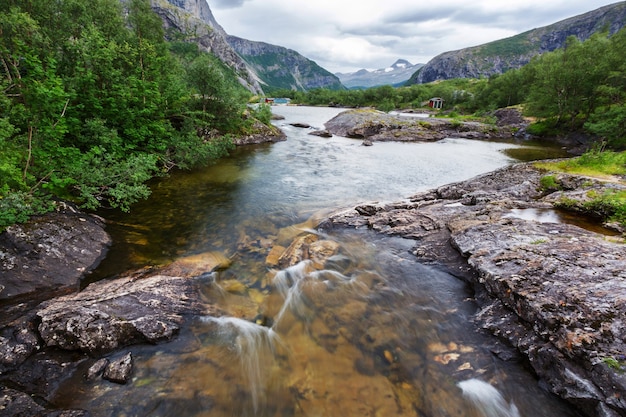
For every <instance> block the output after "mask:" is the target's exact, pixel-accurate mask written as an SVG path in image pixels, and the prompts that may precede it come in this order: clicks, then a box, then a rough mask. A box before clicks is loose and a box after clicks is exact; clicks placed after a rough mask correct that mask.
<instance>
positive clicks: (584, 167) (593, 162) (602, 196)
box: [535, 149, 626, 226]
mask: <svg viewBox="0 0 626 417" xmlns="http://www.w3.org/2000/svg"><path fill="white" fill-rule="evenodd" d="M535 166H537V167H538V168H540V169H543V170H546V171H552V172H555V171H556V172H567V173H570V174H577V175H584V176H589V177H594V178H601V179H611V178H614V177H616V176H617V177H623V176H624V175H626V151H623V152H613V151H602V150H601V149H593V150H591V151H589V152H587V153H585V154H583V155H582V156H580V157H578V158H572V159H565V160H560V161H556V162H536V163H535ZM540 181H541V186H542V189H544V190H547V191H556V190H558V189H560V186H559V183H558V181H557V179H556V177H555V176H554V175H545V176H543V177H542V178H541V180H540ZM556 205H557V206H558V207H561V208H565V209H569V210H576V211H582V212H585V213H588V214H591V215H593V216H595V217H598V218H600V219H603V220H609V221H614V222H618V223H620V224H622V225H624V226H626V191H619V190H612V189H609V190H607V191H604V192H602V193H598V192H597V191H594V190H591V191H589V192H588V193H587V199H586V200H585V201H578V200H572V199H568V198H563V199H561V200H560V201H559V202H558V203H557V204H556Z"/></svg>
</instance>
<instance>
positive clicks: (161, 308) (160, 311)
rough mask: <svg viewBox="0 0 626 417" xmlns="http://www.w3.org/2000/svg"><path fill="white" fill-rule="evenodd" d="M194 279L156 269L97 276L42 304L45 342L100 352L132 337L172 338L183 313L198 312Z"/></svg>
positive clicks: (140, 339) (152, 340)
mask: <svg viewBox="0 0 626 417" xmlns="http://www.w3.org/2000/svg"><path fill="white" fill-rule="evenodd" d="M199 300H200V298H199V294H198V289H197V288H196V286H195V283H194V281H192V280H190V279H185V278H180V277H169V276H164V275H156V276H151V277H148V278H142V279H137V280H135V279H134V278H121V279H116V280H113V281H104V282H97V283H94V284H91V285H89V286H88V287H87V288H86V289H85V290H84V291H82V292H80V293H76V294H71V295H67V296H63V297H58V298H55V299H52V300H50V301H47V302H45V303H43V304H42V306H41V308H40V309H39V310H38V312H37V317H38V320H39V326H38V332H39V335H40V337H41V339H42V341H43V343H44V344H45V346H48V347H50V346H56V347H59V348H61V349H65V350H78V351H82V352H85V353H88V354H91V355H100V354H103V353H106V352H110V351H113V350H116V349H119V348H121V347H123V346H128V345H131V344H134V343H159V342H164V341H168V340H170V339H172V338H173V337H174V336H175V335H176V334H177V332H178V330H179V328H180V325H181V324H182V322H183V320H184V317H185V315H188V314H192V313H200V312H204V311H205V308H204V306H203V305H202V303H201V302H200V301H199Z"/></svg>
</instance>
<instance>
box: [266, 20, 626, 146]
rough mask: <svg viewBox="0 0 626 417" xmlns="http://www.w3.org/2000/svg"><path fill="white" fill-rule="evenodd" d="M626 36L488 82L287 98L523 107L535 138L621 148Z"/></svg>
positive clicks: (543, 58) (387, 106)
mask: <svg viewBox="0 0 626 417" xmlns="http://www.w3.org/2000/svg"><path fill="white" fill-rule="evenodd" d="M625 56H626V29H622V30H621V31H619V32H618V33H616V34H615V35H613V36H608V33H606V32H604V33H597V34H595V35H593V36H592V37H591V38H589V39H587V40H586V41H584V42H581V41H579V40H578V39H577V38H576V37H574V36H572V37H570V38H569V39H568V41H567V45H566V47H565V48H562V49H558V50H555V51H553V52H549V53H545V54H542V55H540V56H537V57H535V58H534V59H533V60H531V62H530V63H529V64H527V65H525V66H524V67H522V68H520V69H516V70H510V71H507V72H505V73H504V74H501V75H497V76H492V77H490V78H488V79H455V80H447V81H440V82H433V83H429V84H416V85H411V86H405V87H399V88H393V87H391V86H381V87H376V88H371V89H367V90H343V91H331V90H312V91H309V92H293V91H286V90H283V91H280V92H277V94H280V95H284V96H286V97H290V98H291V99H292V100H293V101H294V102H297V103H301V104H309V105H332V106H334V105H336V106H347V107H376V108H378V109H379V110H382V111H389V110H393V109H407V108H419V107H422V106H424V104H425V103H426V102H427V101H428V99H430V98H432V97H441V98H443V99H444V100H445V107H446V109H447V110H448V111H453V112H458V113H464V114H475V115H478V116H482V115H486V114H488V113H489V112H491V111H493V110H495V109H498V108H503V107H509V106H521V108H522V109H523V111H524V114H526V115H527V116H532V117H536V118H538V119H539V122H538V123H535V124H534V125H533V126H532V129H533V133H537V134H545V135H556V134H559V133H563V132H566V131H577V130H585V131H587V132H588V133H591V134H593V135H596V136H597V137H598V138H599V140H600V141H602V142H603V143H605V144H607V145H608V146H610V147H613V148H616V149H623V148H626V60H624V57H625Z"/></svg>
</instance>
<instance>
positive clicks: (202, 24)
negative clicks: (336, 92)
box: [121, 0, 343, 94]
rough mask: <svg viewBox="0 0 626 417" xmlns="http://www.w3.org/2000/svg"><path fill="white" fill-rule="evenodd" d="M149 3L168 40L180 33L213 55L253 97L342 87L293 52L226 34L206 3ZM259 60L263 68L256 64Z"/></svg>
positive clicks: (193, 0) (155, 0)
mask: <svg viewBox="0 0 626 417" xmlns="http://www.w3.org/2000/svg"><path fill="white" fill-rule="evenodd" d="M121 1H123V0H121ZM150 3H151V6H152V10H154V12H155V13H157V14H158V15H159V17H160V18H161V20H162V21H163V26H164V29H165V30H166V33H168V34H169V37H170V38H177V37H180V34H182V36H183V37H184V40H185V41H187V42H194V43H196V44H197V45H198V46H199V47H200V49H201V50H203V51H206V52H211V53H213V54H214V55H215V56H216V57H217V58H218V59H220V60H221V61H222V62H223V63H224V64H226V65H227V66H228V67H230V68H232V69H233V71H234V72H235V73H236V74H237V76H238V77H239V81H240V83H241V84H242V85H244V87H246V88H247V89H248V90H250V91H251V92H252V93H254V94H263V93H264V89H268V90H271V89H277V88H288V89H295V90H308V89H311V88H335V89H337V88H343V86H342V85H341V82H340V81H339V79H338V78H337V77H336V76H334V75H333V74H332V73H330V72H328V71H327V70H325V69H324V68H322V67H320V66H319V65H317V63H315V62H314V61H311V60H309V59H308V58H306V57H304V56H302V55H300V54H299V53H298V52H296V51H293V50H290V49H287V48H284V47H282V46H278V45H270V44H266V43H263V42H255V41H249V40H247V39H243V38H238V37H236V36H231V35H229V34H227V33H226V31H225V30H224V29H223V28H222V27H221V26H220V24H219V23H218V22H217V20H216V19H215V17H214V15H213V13H212V12H211V7H210V5H209V3H208V1H207V0H150ZM176 32H177V33H178V34H177V33H176ZM229 41H230V42H229ZM231 42H232V44H231ZM237 49H239V50H240V51H246V50H253V51H256V53H257V54H256V55H246V54H240V53H239V52H238V51H237ZM263 51H265V52H266V53H263ZM259 61H262V62H263V65H265V66H263V65H259ZM273 83H274V85H273Z"/></svg>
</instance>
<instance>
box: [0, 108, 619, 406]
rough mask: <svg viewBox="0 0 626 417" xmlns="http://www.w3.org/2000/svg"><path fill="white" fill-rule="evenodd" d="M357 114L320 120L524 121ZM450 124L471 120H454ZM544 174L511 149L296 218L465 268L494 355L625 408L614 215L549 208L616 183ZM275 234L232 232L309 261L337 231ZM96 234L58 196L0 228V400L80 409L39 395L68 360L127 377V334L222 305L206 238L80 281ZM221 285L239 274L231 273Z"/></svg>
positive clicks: (570, 396) (101, 251)
mask: <svg viewBox="0 0 626 417" xmlns="http://www.w3.org/2000/svg"><path fill="white" fill-rule="evenodd" d="M355 114H356V115H357V117H360V116H359V112H358V111H357V112H349V120H350V122H349V123H348V122H347V121H345V124H344V122H341V123H339V121H340V120H341V119H338V120H334V121H331V122H329V124H327V126H326V127H327V128H328V129H329V130H333V131H334V132H336V133H335V134H342V135H346V136H350V135H351V136H352V137H358V138H363V139H368V140H374V141H375V140H404V139H405V138H406V139H407V140H409V138H413V140H422V139H423V140H437V138H439V136H438V135H440V134H443V135H444V136H450V135H451V131H448V130H446V129H451V128H454V129H456V135H453V136H455V137H496V136H493V135H496V131H497V132H499V133H497V135H504V136H506V135H509V136H510V135H512V134H513V133H514V132H516V131H519V130H518V127H515V126H516V125H515V123H517V122H519V123H521V124H520V126H522V125H523V121H520V120H517V119H516V120H517V122H514V123H513V125H511V124H510V123H511V120H510V118H511V117H513V116H515V115H514V114H511V113H506V114H501V119H502V120H508V121H507V122H506V123H504V125H506V127H503V128H502V130H497V129H496V130H494V128H493V127H485V126H478V125H471V126H466V128H459V126H453V125H451V124H450V122H445V121H444V122H441V123H439V121H437V122H435V123H439V125H438V126H439V127H437V128H432V126H430V127H429V126H428V125H426V124H424V123H423V121H422V123H421V124H420V120H418V119H415V120H412V121H411V122H410V123H408V122H405V121H402V120H404V119H402V120H400V121H397V120H396V119H389V118H388V116H381V117H382V119H381V121H380V123H372V120H373V119H372V115H373V116H374V117H375V118H377V117H378V116H379V114H378V113H377V112H374V113H371V112H370V113H369V114H368V115H367V118H364V119H363V123H362V124H359V123H355V119H354V115H355ZM340 116H341V115H340ZM340 116H338V117H340ZM343 117H346V115H345V114H344V116H343ZM389 117H396V116H389ZM427 120H428V122H426V123H430V119H427ZM400 122H402V123H400ZM333 123H335V125H333ZM394 123H397V125H393V124H394ZM348 124H350V126H352V127H348ZM407 124H411V125H412V126H413V127H407ZM337 126H344V127H343V128H340V127H337ZM389 126H392V127H391V128H390V127H389ZM512 126H513V127H512ZM335 129H339V130H335ZM342 129H343V130H342ZM345 129H352V131H351V133H350V132H348V131H347V130H345ZM415 129H417V130H415ZM464 129H467V130H464ZM421 130H424V131H428V132H429V133H428V134H426V133H419V132H418V131H421ZM463 132H473V133H467V134H468V135H472V136H459V135H461V134H462V133H463ZM420 135H421V136H420ZM428 135H430V136H428ZM477 135H478V136H477ZM480 135H482V136H480ZM393 138H395V139H393ZM415 138H417V139H415ZM253 141H256V139H254V140H253ZM544 175H546V173H544V172H541V171H539V170H538V169H536V168H535V167H534V166H533V165H532V164H519V165H515V166H512V167H508V168H505V169H502V170H499V171H496V172H493V173H490V174H486V175H482V176H479V177H476V178H473V179H470V180H468V181H463V182H460V183H455V184H450V185H446V186H442V187H439V188H437V189H434V190H430V191H428V192H424V193H420V194H417V195H414V196H412V197H409V198H407V199H406V200H403V201H398V202H393V203H366V204H360V205H358V206H355V207H352V208H350V209H347V210H341V211H339V212H336V213H335V214H333V215H331V216H329V217H328V218H326V219H323V220H322V221H319V220H315V224H307V225H305V226H306V227H304V228H305V229H307V230H311V229H312V228H315V227H318V229H319V231H321V232H324V231H326V230H329V229H333V228H346V227H347V228H367V229H371V230H374V231H376V232H378V233H381V234H386V235H390V236H399V237H402V238H406V239H410V240H412V241H413V242H414V244H413V246H412V249H411V253H412V254H413V255H414V256H416V257H417V258H419V259H420V260H421V261H422V262H425V263H433V264H436V265H439V266H443V267H445V268H447V269H448V270H449V271H451V272H452V273H453V274H455V275H457V276H458V277H459V278H460V279H464V280H467V281H468V282H470V283H471V284H472V286H473V288H474V290H475V292H476V298H477V300H478V301H479V303H480V305H481V309H480V311H479V312H478V314H476V316H475V317H474V321H475V323H476V325H477V326H478V327H480V328H483V329H486V330H488V331H490V332H492V333H493V334H495V335H496V336H498V337H499V338H501V339H502V340H503V341H505V342H506V343H507V344H509V346H511V347H512V348H513V349H500V348H498V347H497V346H496V345H494V346H493V347H492V350H493V353H494V354H496V355H499V356H500V357H501V358H502V359H504V360H507V359H510V358H512V357H513V354H512V353H511V352H515V351H517V352H518V353H519V355H520V356H521V357H523V358H524V359H525V360H527V361H528V364H529V365H530V367H532V369H533V370H534V372H535V373H536V375H537V376H538V378H539V379H540V381H541V384H542V385H543V386H544V387H545V388H546V389H548V390H550V391H552V392H554V393H555V394H557V395H558V396H560V397H562V398H564V399H566V400H568V401H570V402H572V403H573V404H575V405H577V406H578V408H579V409H580V410H581V411H582V412H583V413H584V414H585V415H588V416H603V417H605V416H606V417H613V416H626V397H625V395H626V358H625V356H624V355H625V354H626V330H625V327H624V325H625V323H624V321H625V318H626V272H625V271H626V246H625V245H624V241H623V230H617V229H616V228H613V229H602V228H601V227H598V228H596V229H595V230H594V231H591V230H588V229H586V228H584V227H580V225H579V224H572V223H570V222H568V221H562V220H559V218H558V216H557V214H558V213H557V212H555V211H554V209H553V207H554V204H555V203H558V202H559V201H562V200H563V199H567V200H568V201H569V202H570V206H572V207H576V204H572V202H575V201H583V200H584V199H585V198H586V196H587V195H589V193H590V192H595V193H602V192H603V191H604V190H606V189H609V188H613V189H620V190H621V189H624V188H626V185H624V184H623V181H622V182H620V181H619V180H616V181H600V180H597V179H593V178H582V177H576V176H571V175H563V174H553V176H554V181H555V182H556V184H557V185H558V187H552V188H551V189H549V190H547V189H543V188H542V186H541V178H542V177H543V176H544ZM545 218H547V219H548V220H549V221H545V220H544V219H545ZM579 218H580V216H579ZM613 226H614V225H613ZM292 229H293V230H295V229H294V228H290V230H292ZM297 229H298V230H300V229H302V228H297ZM284 235H285V233H278V235H277V236H278V237H277V239H276V241H271V240H270V239H267V238H266V237H263V238H259V239H256V240H252V243H251V242H250V241H251V239H248V238H245V239H242V242H241V246H242V248H244V249H246V248H247V250H251V245H252V246H254V242H260V243H259V247H258V248H256V247H255V248H253V249H255V250H256V249H258V250H259V251H267V254H266V255H267V258H266V264H267V266H268V267H270V268H275V267H279V268H288V267H290V266H292V265H295V264H298V263H299V262H301V261H302V260H303V259H309V260H311V261H312V262H313V265H317V264H319V265H322V264H324V263H325V262H327V261H328V259H329V258H331V257H333V256H334V255H336V253H337V248H338V244H337V243H334V242H332V241H329V240H325V239H322V240H321V241H320V240H319V238H318V234H316V233H313V234H311V233H307V234H304V235H302V234H298V233H295V232H294V234H293V235H291V234H290V235H289V236H290V237H289V239H287V238H285V236H284ZM261 243H262V244H261ZM109 244H110V238H109V236H108V235H107V234H106V233H105V232H104V222H103V219H100V218H97V217H94V216H89V215H86V214H84V213H80V212H77V211H76V210H74V209H72V208H71V207H69V206H68V207H60V208H59V211H58V212H56V213H52V214H49V215H46V216H43V217H39V218H36V219H34V220H33V221H32V222H30V223H28V224H26V225H19V226H13V227H11V228H9V229H8V230H7V231H6V232H4V233H3V234H1V235H0V262H1V266H2V270H0V274H1V275H0V278H1V280H2V281H0V284H1V286H0V415H7V416H8V415H24V416H30V415H37V416H87V415H89V413H88V412H86V411H83V410H64V411H59V410H54V409H53V408H50V405H49V403H48V401H50V400H51V398H52V396H53V395H54V392H55V390H56V389H57V387H58V386H59V385H60V384H61V383H62V381H63V380H64V379H66V378H67V377H68V375H71V374H73V373H76V372H77V369H79V367H80V369H84V368H87V369H88V371H87V373H86V374H85V378H88V380H94V379H101V378H104V379H107V380H109V381H112V382H113V383H117V384H124V383H125V382H127V381H129V379H130V378H131V375H132V372H133V354H132V349H131V346H132V345H136V344H159V343H166V342H169V341H172V340H173V339H175V338H176V337H177V335H178V333H179V331H180V330H181V329H182V328H184V326H187V325H188V320H190V318H193V317H197V316H198V315H204V316H211V317H221V316H223V315H227V314H228V313H227V312H224V311H221V310H220V309H219V308H216V307H215V306H213V305H212V304H211V303H210V302H207V299H206V297H205V295H204V294H203V293H202V290H201V288H200V287H201V286H202V285H204V284H206V282H205V281H207V280H211V279H212V278H211V274H210V273H211V271H214V270H217V269H222V268H227V267H228V265H229V262H230V260H229V259H228V258H226V257H224V256H222V255H220V254H216V253H212V252H208V253H204V254H198V255H194V256H191V257H187V258H181V259H179V260H178V261H176V262H174V263H172V264H170V265H167V266H165V267H161V268H158V269H150V268H149V269H145V270H140V271H133V272H129V273H128V274H127V275H126V276H124V277H121V278H119V279H116V280H112V281H102V282H97V283H94V284H91V285H89V286H88V287H87V288H85V289H84V290H82V291H80V292H78V289H79V284H80V280H81V278H82V277H84V275H85V273H86V272H87V271H89V270H90V269H92V268H94V267H95V266H96V265H97V264H98V262H99V261H100V259H102V257H103V256H104V255H105V254H106V251H107V248H108V246H109ZM370 284H371V283H370ZM370 286H371V287H372V288H376V286H375V285H370ZM227 290H228V291H231V290H232V291H235V292H237V291H240V290H243V289H242V288H240V286H237V283H236V282H233V283H231V288H230V289H227ZM246 318H247V319H250V320H252V319H254V318H253V317H246ZM389 355H391V354H390V353H389V352H387V351H384V356H385V357H387V356H389ZM300 388H301V389H302V392H306V391H307V389H309V388H310V387H307V386H303V387H300ZM391 405H393V404H391Z"/></svg>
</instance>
